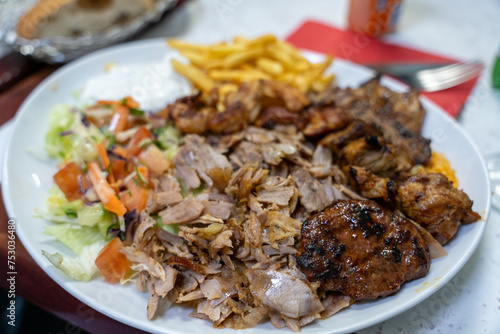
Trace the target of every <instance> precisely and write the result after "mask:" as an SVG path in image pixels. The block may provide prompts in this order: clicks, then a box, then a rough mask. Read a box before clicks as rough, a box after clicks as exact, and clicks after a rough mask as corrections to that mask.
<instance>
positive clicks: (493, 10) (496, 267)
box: [0, 0, 500, 334]
mask: <svg viewBox="0 0 500 334" xmlns="http://www.w3.org/2000/svg"><path fill="white" fill-rule="evenodd" d="M347 7H348V2H347V1H346V0H344V1H341V0H321V1H320V0H308V1H300V0H273V1H269V0H267V1H266V0H191V1H189V2H188V3H186V4H184V5H183V6H182V7H181V8H180V9H177V10H176V11H175V12H174V13H173V14H170V15H168V16H167V17H165V19H164V20H163V21H162V22H161V23H160V24H158V25H156V26H155V27H153V28H152V29H150V30H148V31H146V32H145V33H143V34H142V35H141V36H140V37H139V38H150V37H177V38H182V39H186V40H189V41H193V42H199V43H209V42H216V41H220V40H223V39H230V38H232V37H234V36H235V35H238V34H241V35H244V36H248V37H252V36H258V35H261V34H264V33H273V34H275V35H277V36H278V37H286V36H287V35H289V34H290V33H291V32H292V31H293V30H294V29H295V28H297V26H298V25H299V24H300V23H301V22H303V21H304V20H306V19H316V20H319V21H322V22H325V23H329V24H333V25H336V26H340V27H344V26H345V22H346V16H347ZM385 38H386V39H387V40H389V41H392V42H395V43H399V44H403V45H409V46H413V47H418V48H421V49H424V50H427V51H431V52H435V53H441V54H443V55H448V56H452V57H456V58H463V59H472V58H474V59H479V60H481V61H482V62H483V63H484V64H485V65H486V68H485V71H484V72H483V74H482V76H481V78H480V80H479V81H478V84H477V85H476V87H475V89H474V91H473V93H472V95H471V96H470V98H469V100H468V102H467V104H466V106H465V108H464V110H463V112H462V116H461V118H460V120H459V122H460V124H461V125H462V126H463V128H464V129H465V130H466V132H467V133H468V134H469V135H470V136H471V137H472V138H473V140H474V142H475V143H476V145H477V146H478V147H479V150H480V152H481V153H483V154H486V153H490V152H495V151H496V152H500V91H495V90H493V89H492V88H491V79H490V76H491V71H492V66H493V60H494V58H495V54H496V53H497V51H498V50H499V49H500V1H498V0H478V1H474V2H473V1H470V0H441V1H433V0H406V1H405V3H404V6H403V8H402V13H401V17H400V21H399V25H398V30H397V33H395V34H393V35H390V36H387V37H385ZM4 52H5V49H1V48H0V54H2V53H4ZM8 134H9V126H8V125H6V126H3V127H1V128H0V139H1V138H5V136H8ZM0 142H4V140H0ZM2 149H3V147H2V145H0V150H2ZM457 149H459V148H457ZM0 162H1V161H0ZM358 333H363V334H369V333H373V334H375V333H500V213H499V212H498V211H496V210H492V211H491V214H490V217H489V220H488V224H487V227H486V232H485V235H484V237H483V239H482V241H481V244H480V245H479V247H478V249H477V251H476V252H475V253H474V255H473V256H472V258H471V259H470V260H469V262H468V263H467V264H466V265H465V267H464V268H463V269H462V270H461V271H460V272H459V273H458V274H457V276H455V278H453V279H452V280H451V281H450V282H449V283H448V284H446V285H445V286H444V287H442V288H441V289H440V290H439V291H438V292H436V293H435V294H434V295H433V296H432V297H430V298H429V299H427V300H426V301H424V302H422V303H421V304H419V305H418V306H416V307H414V308H412V309H410V310H409V311H407V312H404V313H403V314H401V315H399V316H397V317H395V318H392V319H390V320H388V321H385V322H383V323H381V324H378V325H375V326H373V327H370V328H367V329H365V330H363V331H360V332H358Z"/></svg>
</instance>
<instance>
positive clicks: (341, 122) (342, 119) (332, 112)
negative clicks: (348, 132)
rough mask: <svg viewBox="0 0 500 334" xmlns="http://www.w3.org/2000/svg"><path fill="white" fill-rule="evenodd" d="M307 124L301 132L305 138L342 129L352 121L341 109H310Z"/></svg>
mask: <svg viewBox="0 0 500 334" xmlns="http://www.w3.org/2000/svg"><path fill="white" fill-rule="evenodd" d="M307 113H308V122H307V125H306V126H305V128H304V129H303V130H302V131H303V132H304V134H305V135H306V136H320V135H324V134H326V133H329V132H332V131H338V130H342V129H344V128H345V127H346V126H348V125H349V123H351V121H352V117H351V116H350V115H349V113H348V112H346V111H345V110H343V109H341V108H331V107H326V108H318V107H311V108H309V109H308V111H307Z"/></svg>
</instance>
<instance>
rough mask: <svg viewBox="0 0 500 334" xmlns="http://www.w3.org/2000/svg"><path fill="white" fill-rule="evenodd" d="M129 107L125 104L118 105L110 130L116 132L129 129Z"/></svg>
mask: <svg viewBox="0 0 500 334" xmlns="http://www.w3.org/2000/svg"><path fill="white" fill-rule="evenodd" d="M128 116H129V109H128V108H127V107H125V106H118V107H116V110H115V114H114V115H113V118H112V119H111V123H110V125H109V130H110V131H113V132H114V133H118V132H122V131H125V130H127V129H128Z"/></svg>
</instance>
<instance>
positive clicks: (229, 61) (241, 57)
mask: <svg viewBox="0 0 500 334" xmlns="http://www.w3.org/2000/svg"><path fill="white" fill-rule="evenodd" d="M263 53H264V49H262V48H259V49H254V50H250V49H249V50H244V51H238V52H234V53H231V54H230V55H229V56H227V57H226V58H225V59H224V68H228V69H229V68H234V67H236V66H238V65H240V64H243V63H245V62H247V61H249V60H251V59H254V58H257V57H259V56H261V55H262V54H263Z"/></svg>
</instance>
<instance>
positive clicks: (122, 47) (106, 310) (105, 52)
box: [1, 38, 491, 333]
mask: <svg viewBox="0 0 500 334" xmlns="http://www.w3.org/2000/svg"><path fill="white" fill-rule="evenodd" d="M161 42H163V44H164V46H165V48H166V49H168V46H167V45H166V40H165V38H151V39H144V40H139V41H132V42H127V43H122V44H118V45H114V46H112V47H108V48H104V49H101V50H98V51H95V52H92V53H90V54H88V55H85V56H83V57H82V58H80V59H78V60H75V61H74V62H71V63H69V64H67V65H65V66H63V67H61V68H59V69H58V70H56V71H55V72H54V73H52V74H51V75H49V76H48V77H46V78H45V79H44V80H43V81H42V82H40V83H39V84H38V85H37V87H36V88H35V89H34V90H33V91H32V92H31V93H30V94H29V95H28V97H27V98H26V99H25V100H24V101H23V103H22V104H21V106H20V107H19V108H18V110H17V112H16V115H15V117H14V122H13V125H12V126H13V129H12V132H11V134H10V136H9V139H8V141H7V143H6V150H5V152H4V153H5V159H4V166H3V171H2V178H3V179H2V184H1V187H2V195H3V198H4V204H5V208H6V211H7V214H8V218H9V219H10V218H11V217H13V216H12V214H13V213H14V208H13V203H12V202H11V198H10V194H9V189H10V187H11V185H10V180H9V178H8V174H9V167H8V157H9V155H10V151H11V149H12V140H13V139H12V138H13V134H14V131H16V129H17V128H18V126H19V123H20V120H21V118H22V116H23V115H24V114H25V113H27V112H28V110H29V109H28V108H27V106H29V105H30V103H31V101H32V100H35V99H36V98H37V97H38V95H39V94H41V92H42V91H43V89H44V88H45V86H47V85H48V82H49V81H53V80H56V79H57V78H58V77H60V76H62V75H64V74H65V73H66V72H70V71H72V70H73V69H74V68H78V67H80V66H84V65H85V63H87V62H91V61H93V60H96V59H99V58H101V57H103V56H106V57H107V56H112V55H113V54H114V53H122V52H125V51H126V50H127V49H129V48H137V47H139V46H148V45H149V46H153V47H155V46H158V47H160V44H161ZM306 51H307V50H306ZM341 61H342V62H345V63H349V64H352V65H355V66H357V67H360V68H363V69H366V68H365V67H363V66H362V65H358V64H354V63H351V62H349V61H346V60H343V59H342V60H341ZM384 79H385V80H388V81H389V82H394V83H393V84H395V85H397V86H399V87H403V86H404V84H402V83H401V82H399V81H397V80H395V79H393V78H389V77H385V78H384ZM420 99H421V101H422V103H423V104H424V105H430V106H431V107H432V109H434V110H435V111H437V112H439V113H440V114H441V116H444V119H445V120H446V121H447V123H449V125H451V126H452V127H454V128H455V129H456V130H458V132H459V133H460V134H461V135H462V136H464V138H465V139H466V141H467V142H468V143H470V145H471V147H472V148H473V149H474V151H475V153H476V154H477V156H478V157H479V162H480V164H481V167H482V172H483V173H484V175H485V176H486V186H487V189H486V191H487V195H486V210H485V212H484V214H483V213H481V216H482V219H481V220H480V221H479V222H477V223H481V227H480V231H479V233H478V235H477V236H476V237H475V238H474V240H473V243H472V247H470V248H469V249H468V251H467V253H466V254H465V255H464V256H462V257H461V258H460V261H459V262H458V263H457V264H456V265H454V267H453V270H451V271H448V272H447V273H446V274H445V275H444V276H443V277H441V279H440V281H439V286H437V287H434V288H433V289H426V290H425V291H422V292H421V293H420V294H419V297H417V298H416V300H417V301H416V302H415V301H414V299H412V301H410V302H407V303H403V304H402V307H399V308H397V309H393V310H392V311H389V312H387V313H384V315H385V316H384V317H383V318H380V317H374V318H373V319H372V321H371V322H364V323H363V324H362V325H360V326H351V327H349V330H351V331H357V330H361V329H364V328H368V327H370V326H373V325H375V324H377V323H380V322H382V321H385V320H388V319H391V318H393V317H395V316H397V315H399V314H401V313H403V312H405V311H407V310H408V309H410V308H412V307H415V306H417V305H419V304H421V303H422V302H423V301H424V300H426V299H427V298H429V297H430V296H431V295H433V294H435V293H436V292H437V291H438V290H439V289H440V288H441V287H443V286H444V285H446V284H447V283H448V282H449V281H450V280H451V279H452V278H453V277H455V276H456V275H457V273H458V272H459V271H460V270H461V269H462V268H463V266H464V265H465V264H466V263H467V262H468V261H469V259H470V257H471V256H472V254H473V253H474V252H475V251H476V250H477V247H478V245H479V243H480V241H481V239H482V238H483V236H484V230H485V227H486V224H487V222H488V218H489V216H490V212H491V184H490V180H489V178H488V173H487V168H486V165H485V162H484V158H483V156H482V155H481V153H480V151H479V149H478V147H477V145H476V144H475V142H474V141H473V140H472V138H471V137H470V135H469V134H468V133H467V132H465V130H464V129H463V128H462V126H461V125H460V124H459V123H458V122H457V121H456V120H455V119H453V118H452V117H451V116H450V115H448V114H447V113H446V112H445V111H444V110H443V109H442V108H441V107H440V106H438V105H437V104H436V103H434V102H433V101H431V100H429V99H428V98H427V97H425V96H420ZM14 219H15V217H14ZM16 234H17V235H18V236H19V239H20V240H21V242H23V241H24V240H26V241H28V240H29V238H27V237H26V236H24V233H23V232H22V230H21V233H19V232H18V230H17V226H16ZM23 246H24V247H25V248H26V250H27V251H28V253H29V254H30V256H31V257H32V258H33V259H34V260H35V259H37V258H38V257H39V256H38V253H39V250H38V249H35V248H34V245H31V244H30V243H28V244H25V243H24V242H23ZM35 262H36V263H37V265H38V266H40V267H41V269H42V270H43V271H44V272H45V273H46V274H47V275H48V276H49V277H50V278H51V279H53V280H54V281H55V282H56V283H57V284H58V285H59V286H60V287H61V288H63V289H64V290H66V291H67V292H68V293H69V294H71V295H72V296H74V297H75V298H77V299H78V300H79V301H80V302H82V303H84V304H86V305H88V306H89V307H91V308H93V309H95V310H96V311H98V312H100V313H102V314H104V315H106V316H109V317H111V318H112V319H114V320H116V321H118V322H121V323H125V324H127V325H129V326H132V327H134V328H138V329H142V330H147V331H151V330H152V328H150V327H148V326H145V325H144V322H143V321H140V320H137V321H136V320H135V319H133V318H132V319H129V318H126V317H120V314H119V313H115V312H113V310H112V309H111V308H110V307H101V306H99V305H95V303H91V305H92V306H90V305H89V303H88V301H89V297H88V296H86V295H85V294H84V293H82V292H80V291H79V290H78V289H76V288H73V287H72V286H68V285H67V284H66V283H65V282H64V281H63V279H62V277H61V275H58V274H56V273H57V272H56V271H55V270H57V269H56V268H52V269H53V270H52V269H51V270H48V269H49V268H48V266H47V265H45V266H42V265H41V264H40V263H39V261H36V260H35ZM306 327H307V326H306ZM304 329H305V328H304ZM168 331H169V332H171V333H177V331H175V330H170V329H168ZM248 331H252V329H250V330H243V331H241V332H242V333H243V332H248Z"/></svg>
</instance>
